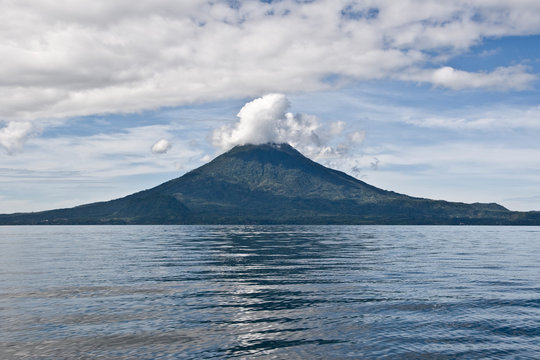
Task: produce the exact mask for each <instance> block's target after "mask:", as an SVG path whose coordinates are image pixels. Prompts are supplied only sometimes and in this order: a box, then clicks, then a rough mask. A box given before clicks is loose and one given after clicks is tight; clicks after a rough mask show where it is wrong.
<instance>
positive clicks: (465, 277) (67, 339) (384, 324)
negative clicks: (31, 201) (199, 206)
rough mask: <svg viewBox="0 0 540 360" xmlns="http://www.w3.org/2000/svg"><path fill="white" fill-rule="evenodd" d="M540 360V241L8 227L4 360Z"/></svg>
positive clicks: (482, 231)
mask: <svg viewBox="0 0 540 360" xmlns="http://www.w3.org/2000/svg"><path fill="white" fill-rule="evenodd" d="M235 357H236V358H262V359H274V358H275V359H328V358H330V359H347V358H351V359H356V358H362V359H379V358H387V359H393V358H397V359H431V358H436V359H446V358H448V359H479V358H485V359H517V358H520V359H526V358H531V359H533V358H536V359H538V358H540V227H467V226H460V227H457V226H456V227H453V226H442V227H438V226H49V227H46V226H45V227H39V226H36V227H26V226H21V227H0V358H1V359H75V358H81V359H133V358H139V359H210V358H218V359H221V358H235Z"/></svg>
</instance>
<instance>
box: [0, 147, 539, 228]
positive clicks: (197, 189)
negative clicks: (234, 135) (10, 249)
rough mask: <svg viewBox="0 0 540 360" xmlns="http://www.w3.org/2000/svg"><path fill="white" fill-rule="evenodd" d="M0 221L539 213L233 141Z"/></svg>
mask: <svg viewBox="0 0 540 360" xmlns="http://www.w3.org/2000/svg"><path fill="white" fill-rule="evenodd" d="M0 224H4V225H7V224H20V225H23V224H485V225H488V224H493V225H495V224H500V225H540V212H514V211H510V210H508V209H506V208H504V207H503V206H501V205H499V204H495V203H489V204H485V203H474V204H465V203H458V202H448V201H444V200H430V199H425V198H417V197H412V196H408V195H404V194H399V193H396V192H393V191H389V190H383V189H379V188H377V187H375V186H373V185H370V184H367V183H365V182H363V181H361V180H359V179H356V178H354V177H352V176H350V175H347V174H346V173H344V172H341V171H338V170H334V169H330V168H328V167H325V166H323V165H321V164H319V163H316V162H314V161H313V160H311V159H308V158H307V157H305V156H303V155H302V154H301V153H300V152H298V151H297V150H296V149H294V148H293V147H292V146H290V145H288V144H275V143H267V144H262V145H252V144H247V145H241V146H236V147H234V148H233V149H231V150H229V151H228V152H226V153H224V154H221V155H219V156H217V157H216V158H215V159H213V160H212V161H210V162H209V163H207V164H204V165H202V166H201V167H199V168H196V169H194V170H191V171H189V172H188V173H186V174H184V175H183V176H181V177H178V178H175V179H172V180H169V181H167V182H165V183H162V184H160V185H158V186H156V187H154V188H151V189H146V190H143V191H139V192H136V193H134V194H131V195H128V196H125V197H123V198H119V199H114V200H110V201H103V202H97V203H91V204H84V205H79V206H76V207H73V208H66V209H56V210H48V211H42V212H35V213H16V214H4V215H0Z"/></svg>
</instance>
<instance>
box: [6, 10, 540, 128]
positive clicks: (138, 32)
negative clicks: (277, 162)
mask: <svg viewBox="0 0 540 360" xmlns="http://www.w3.org/2000/svg"><path fill="white" fill-rule="evenodd" d="M229 3H230V2H227V1H225V0H218V1H211V2H210V1H208V2H205V1H194V0H189V1H181V2H179V1H174V0H160V1H138V2H137V4H134V3H133V2H132V1H126V0H120V1H114V2H111V1H106V0H95V1H92V2H91V3H88V2H84V3H82V2H81V1H77V0H69V1H63V2H62V3H61V4H60V3H58V2H55V1H48V0H40V1H32V0H26V1H25V0H21V1H15V2H5V1H4V2H1V3H0V24H1V25H0V58H1V59H2V61H1V62H0V79H2V81H1V84H0V118H2V119H4V120H7V121H12V120H26V121H31V120H35V119H43V118H51V117H60V118H61V117H66V116H79V115H88V114H95V113H117V112H132V111H138V110H141V109H151V108H157V107H162V106H174V105H182V104H189V103H192V102H201V101H209V100H219V99H224V98H233V97H234V98H239V97H245V96H257V95H260V94H264V93H268V92H284V91H286V92H296V91H311V90H316V89H321V88H324V87H328V86H331V85H330V84H328V83H327V82H325V81H324V79H325V78H326V76H327V75H329V74H335V75H338V76H339V77H340V78H343V79H347V78H353V79H380V78H399V79H409V80H413V81H423V82H424V81H425V82H430V83H433V84H435V85H437V86H443V87H448V88H451V89H463V88H470V87H472V88H478V87H482V88H497V89H501V88H502V89H523V88H526V87H527V85H529V84H530V83H531V81H533V80H534V79H536V75H532V74H529V73H527V70H526V69H525V68H523V67H520V66H513V67H508V68H501V69H497V70H495V71H492V72H485V73H469V72H466V71H463V70H459V69H451V68H448V67H441V68H440V69H438V70H425V71H423V70H422V69H425V68H426V67H429V68H431V67H433V64H434V63H436V62H437V61H439V60H440V59H441V58H445V57H446V58H447V57H449V56H451V55H452V54H456V53H458V52H460V51H464V50H466V49H468V48H470V47H471V46H473V45H476V44H478V43H479V42H480V41H482V39H484V38H487V37H500V36H507V35H529V34H538V33H539V32H540V21H539V19H540V5H539V4H540V3H539V2H537V1H532V0H531V1H526V0H523V1H512V2H509V1H484V0H477V1H465V0H456V1H445V2H441V1H435V0H433V1H419V0H404V1H399V2H396V1H393V0H381V1H376V2H375V1H369V0H365V1H349V0H338V1H336V0H318V1H313V2H299V1H293V0H283V1H277V2H272V3H270V4H269V3H265V2H259V1H245V2H244V1H242V2H235V3H236V5H237V6H229ZM438 66H440V64H439V65H438ZM418 69H420V70H418Z"/></svg>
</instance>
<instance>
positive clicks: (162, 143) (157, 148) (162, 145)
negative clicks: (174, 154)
mask: <svg viewBox="0 0 540 360" xmlns="http://www.w3.org/2000/svg"><path fill="white" fill-rule="evenodd" d="M171 147H172V145H171V143H170V142H169V140H167V139H161V140H158V141H157V142H156V143H155V144H154V145H152V148H151V149H150V150H152V152H153V153H154V154H165V153H166V152H167V151H168V150H169V149H170V148H171Z"/></svg>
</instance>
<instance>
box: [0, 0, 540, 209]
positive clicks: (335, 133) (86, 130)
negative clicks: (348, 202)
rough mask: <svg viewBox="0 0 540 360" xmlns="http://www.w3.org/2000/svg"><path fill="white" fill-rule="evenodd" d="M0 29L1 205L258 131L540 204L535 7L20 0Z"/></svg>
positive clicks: (195, 156) (71, 193)
mask: <svg viewBox="0 0 540 360" xmlns="http://www.w3.org/2000/svg"><path fill="white" fill-rule="evenodd" d="M0 24H2V25H0V37H1V38H2V41H1V42H0V57H1V58H2V59H3V61H2V62H1V63H0V75H1V76H0V182H1V184H2V186H1V188H0V213H10V212H18V211H38V210H45V209H52V208H58V207H69V206H75V205H79V204H83V203H87V202H93V201H103V200H109V199H112V198H117V197H120V196H124V195H127V194H130V193H132V192H135V191H139V190H142V189H146V188H150V187H153V186H155V185H158V184H160V183H161V182H163V181H166V180H169V179H171V178H174V177H178V176H180V175H182V174H184V173H185V172H187V171H189V170H191V169H193V168H196V167H198V166H200V165H202V164H204V163H205V162H207V161H208V160H210V159H211V158H212V157H214V156H216V155H217V154H219V153H221V152H223V151H226V150H227V149H228V148H230V147H231V146H234V145H236V144H241V143H245V142H261V141H287V142H290V143H291V144H293V145H294V146H296V147H297V148H298V149H299V150H300V151H302V152H303V153H304V154H306V155H307V156H309V157H311V158H312V159H314V160H316V161H319V162H321V163H323V164H325V165H328V166H331V167H333V168H337V169H340V170H343V171H345V172H347V173H349V174H351V175H353V176H356V177H358V178H360V179H362V180H364V181H366V182H368V183H370V184H373V185H375V186H378V187H381V188H384V189H389V190H394V191H397V192H401V193H406V194H409V195H414V196H419V197H428V198H435V199H445V200H449V201H463V202H497V203H500V204H502V205H504V206H506V207H508V208H510V209H513V210H540V141H538V139H539V138H540V82H539V74H540V3H538V2H537V1H527V0H523V1H513V2H507V1H495V0H494V1H486V0H478V1H467V2H466V1H448V2H439V1H413V0H407V1H400V2H395V1H389V0H388V1H367V0H366V1H349V0H343V1H324V0H321V1H313V2H299V1H289V0H283V1H277V2H276V1H274V2H263V1H235V2H234V3H231V2H227V1H213V2H205V1H195V0H193V1H189V0H188V1H183V2H181V4H179V3H178V2H177V1H168V0H163V1H160V2H155V1H140V2H137V5H133V3H132V2H128V1H116V2H114V3H111V2H106V1H99V0H98V1H94V2H92V3H90V4H89V3H87V2H81V1H76V0H71V1H66V2H62V3H61V4H60V3H58V2H53V1H21V2H17V3H2V4H0ZM269 94H270V95H269ZM277 94H279V95H277ZM160 141H161V142H160Z"/></svg>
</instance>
